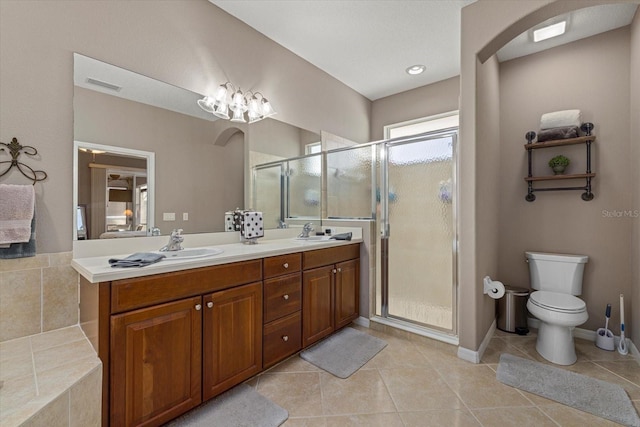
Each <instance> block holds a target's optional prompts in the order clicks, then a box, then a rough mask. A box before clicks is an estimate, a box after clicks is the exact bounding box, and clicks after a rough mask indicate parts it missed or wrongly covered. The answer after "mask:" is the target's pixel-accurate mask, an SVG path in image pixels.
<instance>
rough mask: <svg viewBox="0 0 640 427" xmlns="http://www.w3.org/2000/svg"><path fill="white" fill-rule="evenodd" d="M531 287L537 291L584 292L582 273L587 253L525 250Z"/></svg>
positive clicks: (574, 293) (575, 293)
mask: <svg viewBox="0 0 640 427" xmlns="http://www.w3.org/2000/svg"><path fill="white" fill-rule="evenodd" d="M525 255H526V256H527V262H528V263H529V277H530V279H531V288H532V289H535V290H537V291H551V292H560V293H563V294H569V295H580V294H582V273H583V272H584V265H585V264H586V263H587V261H588V260H589V257H588V256H587V255H569V254H548V253H542V252H525Z"/></svg>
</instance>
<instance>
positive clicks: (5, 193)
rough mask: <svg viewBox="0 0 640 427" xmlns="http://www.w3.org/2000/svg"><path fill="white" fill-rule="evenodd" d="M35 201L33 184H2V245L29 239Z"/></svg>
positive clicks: (0, 230) (0, 218)
mask: <svg viewBox="0 0 640 427" xmlns="http://www.w3.org/2000/svg"><path fill="white" fill-rule="evenodd" d="M35 201H36V194H35V191H34V189H33V185H11V184H0V245H2V244H7V243H9V244H11V243H24V242H28V241H29V238H30V237H31V219H33V209H34V207H35Z"/></svg>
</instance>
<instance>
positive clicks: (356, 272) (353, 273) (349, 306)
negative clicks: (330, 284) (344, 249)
mask: <svg viewBox="0 0 640 427" xmlns="http://www.w3.org/2000/svg"><path fill="white" fill-rule="evenodd" d="M335 282H336V283H335V286H336V297H335V301H336V302H335V316H336V318H335V325H336V329H340V328H342V327H343V326H346V325H348V324H349V323H351V321H352V320H354V319H355V318H357V317H358V308H359V307H358V306H359V303H360V298H359V294H360V292H359V291H360V261H359V260H355V259H354V260H351V261H345V262H341V263H338V264H336V281H335Z"/></svg>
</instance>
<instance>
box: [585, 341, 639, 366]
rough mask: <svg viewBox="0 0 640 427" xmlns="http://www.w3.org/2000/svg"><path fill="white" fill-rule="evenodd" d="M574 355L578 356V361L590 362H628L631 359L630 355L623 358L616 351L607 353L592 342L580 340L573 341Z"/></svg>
mask: <svg viewBox="0 0 640 427" xmlns="http://www.w3.org/2000/svg"><path fill="white" fill-rule="evenodd" d="M575 345H576V354H577V355H578V361H581V360H590V361H603V362H611V361H617V360H630V359H632V358H633V357H632V356H630V355H626V356H623V355H622V354H620V353H618V352H617V351H615V350H614V351H607V350H603V349H601V348H598V347H596V344H595V343H594V342H592V341H587V340H583V339H580V338H576V339H575Z"/></svg>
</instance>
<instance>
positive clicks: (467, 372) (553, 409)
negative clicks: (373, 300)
mask: <svg viewBox="0 0 640 427" xmlns="http://www.w3.org/2000/svg"><path fill="white" fill-rule="evenodd" d="M354 327H355V328H357V329H360V330H362V331H365V332H367V333H369V334H371V335H374V336H377V337H380V338H382V339H384V340H385V341H387V343H388V346H387V347H386V348H385V349H384V350H382V351H381V352H380V353H379V354H378V355H376V356H375V357H374V358H373V359H372V360H370V361H369V362H368V363H367V364H366V365H365V366H363V367H362V368H361V369H360V370H359V371H358V372H356V373H355V374H353V375H352V376H351V377H349V378H347V379H344V380H343V379H339V378H336V377H334V376H333V375H331V374H329V373H326V372H324V371H322V370H320V369H318V368H316V367H315V366H313V365H311V364H309V363H307V362H305V361H304V360H302V359H300V358H299V357H298V356H294V357H292V358H290V359H288V360H286V361H285V362H283V363H281V364H279V365H277V366H275V367H274V368H272V369H270V370H269V371H267V372H265V373H263V374H261V375H259V376H258V377H256V378H254V379H253V380H251V381H250V384H251V385H253V386H255V387H257V390H258V391H259V392H260V393H262V394H263V395H264V396H266V397H268V398H270V399H271V400H272V401H274V402H276V403H277V404H279V405H280V406H282V407H284V408H285V409H287V410H288V411H289V420H288V421H287V422H286V423H285V424H284V426H285V427H298V426H314V427H315V426H326V427H329V426H367V427H374V426H381V427H382V426H384V427H394V426H421V427H422V426H446V427H453V426H518V427H525V426H536V427H539V426H580V427H584V426H613V425H617V424H615V423H613V422H610V421H607V420H604V419H601V418H598V417H595V416H593V415H590V414H588V413H585V412H581V411H578V410H575V409H572V408H570V407H567V406H564V405H561V404H558V403H556V402H553V401H551V400H547V399H544V398H541V397H538V396H536V395H533V394H529V393H527V392H523V391H520V390H517V389H515V388H511V387H509V386H506V385H504V384H502V383H500V382H498V381H497V380H496V372H495V370H496V368H497V364H498V360H499V357H500V353H503V352H508V353H511V354H513V355H516V356H520V357H525V358H529V359H533V360H538V361H541V362H542V361H544V360H543V359H541V358H540V356H539V355H538V354H537V353H536V351H535V335H533V334H530V335H529V336H526V337H521V336H517V335H512V334H508V333H504V332H501V331H496V334H495V336H494V338H493V339H492V340H491V344H490V345H489V348H488V349H487V351H486V353H485V355H484V357H483V360H482V362H481V363H480V364H472V363H468V362H465V361H463V360H461V359H459V358H458V357H457V356H456V351H457V348H456V347H453V346H450V345H447V344H444V343H440V342H437V341H433V340H429V339H426V338H421V337H415V336H412V335H410V334H405V333H403V332H398V333H394V334H393V335H391V334H389V333H385V332H380V331H375V330H372V329H366V328H361V327H358V326H354ZM576 348H577V352H578V362H577V363H576V364H575V365H572V366H570V367H568V368H567V369H570V370H572V371H575V372H579V373H581V374H585V375H589V376H592V377H595V378H599V379H602V380H605V381H609V382H612V383H616V384H619V385H621V386H622V387H623V388H624V389H625V390H626V391H627V392H628V394H629V396H630V397H631V399H633V400H634V404H635V406H636V408H637V410H638V411H640V365H639V364H638V362H637V361H636V360H635V359H633V358H632V357H631V356H621V355H620V354H618V353H617V352H608V351H603V350H599V349H598V348H596V347H595V345H594V344H593V343H592V342H588V341H583V340H576Z"/></svg>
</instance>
